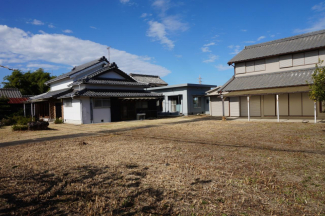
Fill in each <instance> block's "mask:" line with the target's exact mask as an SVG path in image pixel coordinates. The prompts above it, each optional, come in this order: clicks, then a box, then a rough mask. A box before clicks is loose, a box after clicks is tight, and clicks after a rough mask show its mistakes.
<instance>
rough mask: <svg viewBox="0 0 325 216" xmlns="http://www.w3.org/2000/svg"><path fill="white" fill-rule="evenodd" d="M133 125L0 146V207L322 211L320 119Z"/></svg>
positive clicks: (324, 148) (323, 135)
mask: <svg viewBox="0 0 325 216" xmlns="http://www.w3.org/2000/svg"><path fill="white" fill-rule="evenodd" d="M114 124H120V123H111V125H110V126H107V127H115V126H114ZM129 124H134V127H133V126H132V127H133V129H132V130H121V131H120V132H114V133H109V132H107V133H106V134H104V132H103V133H102V134H101V135H97V136H90V137H81V138H73V139H59V140H53V141H47V142H39V143H33V144H23V145H17V146H11V147H3V148H0V215H8V214H9V215H10V214H13V215H23V214H24V215H53V214H63V215H117V214H118V215H149V214H151V215H325V125H324V124H302V123H263V122H239V121H226V122H222V121H219V120H216V119H214V118H202V117H191V118H177V119H163V120H154V121H144V122H141V123H136V122H126V123H124V127H126V128H129V127H131V126H130V125H129ZM136 124H138V126H146V128H138V127H136ZM139 124H140V125H139ZM142 124H143V125H142ZM51 126H52V125H51ZM94 126H95V125H94ZM102 126H103V125H102ZM87 127H88V126H87ZM95 127H98V126H95ZM119 128H123V126H121V127H119ZM1 130H2V129H1ZM12 133H13V132H12ZM28 133H29V132H28ZM31 133H34V132H31ZM31 135H33V134H31ZM8 136H10V134H9V132H8ZM26 136H27V135H26ZM33 136H35V134H34V135H33Z"/></svg>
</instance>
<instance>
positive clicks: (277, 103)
mask: <svg viewBox="0 0 325 216" xmlns="http://www.w3.org/2000/svg"><path fill="white" fill-rule="evenodd" d="M276 114H277V118H278V122H280V108H279V95H276Z"/></svg>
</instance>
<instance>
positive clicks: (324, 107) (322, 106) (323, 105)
mask: <svg viewBox="0 0 325 216" xmlns="http://www.w3.org/2000/svg"><path fill="white" fill-rule="evenodd" d="M319 104H320V112H321V113H325V101H321V102H320V103H319Z"/></svg>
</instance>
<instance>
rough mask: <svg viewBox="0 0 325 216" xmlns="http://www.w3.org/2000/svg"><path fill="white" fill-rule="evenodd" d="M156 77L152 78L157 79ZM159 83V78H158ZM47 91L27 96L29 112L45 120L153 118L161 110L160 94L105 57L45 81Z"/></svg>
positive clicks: (70, 121) (98, 120)
mask: <svg viewBox="0 0 325 216" xmlns="http://www.w3.org/2000/svg"><path fill="white" fill-rule="evenodd" d="M158 79H160V78H156V80H158ZM160 82H161V81H160ZM45 84H47V85H49V86H50V91H49V92H46V93H44V94H41V95H37V96H34V97H31V99H30V102H31V103H32V106H33V107H34V109H33V110H35V112H34V113H33V115H35V116H37V117H38V118H41V119H45V120H48V121H51V120H54V119H56V118H62V119H63V120H64V122H65V123H72V124H90V123H100V122H114V121H122V120H135V119H139V118H143V117H145V118H154V117H157V113H158V112H160V111H161V109H162V107H161V105H160V104H161V101H162V99H163V95H162V94H161V93H153V92H150V91H147V90H145V88H148V87H150V85H149V83H145V82H138V81H137V80H135V79H134V78H132V77H131V76H130V75H128V74H126V73H125V72H123V71H122V70H120V69H119V68H118V66H117V65H116V64H115V63H110V62H108V61H107V59H106V58H105V57H102V58H99V59H96V60H94V61H91V62H88V63H86V64H83V65H80V66H77V67H74V68H73V69H72V70H71V71H70V72H68V73H65V74H63V75H61V76H58V77H56V78H54V79H52V80H49V81H48V82H46V83H45Z"/></svg>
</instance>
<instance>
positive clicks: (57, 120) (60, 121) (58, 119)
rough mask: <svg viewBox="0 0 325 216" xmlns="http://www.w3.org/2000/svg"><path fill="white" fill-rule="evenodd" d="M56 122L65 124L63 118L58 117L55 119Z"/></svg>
mask: <svg viewBox="0 0 325 216" xmlns="http://www.w3.org/2000/svg"><path fill="white" fill-rule="evenodd" d="M54 124H63V120H62V119H61V118H57V119H55V121H54Z"/></svg>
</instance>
